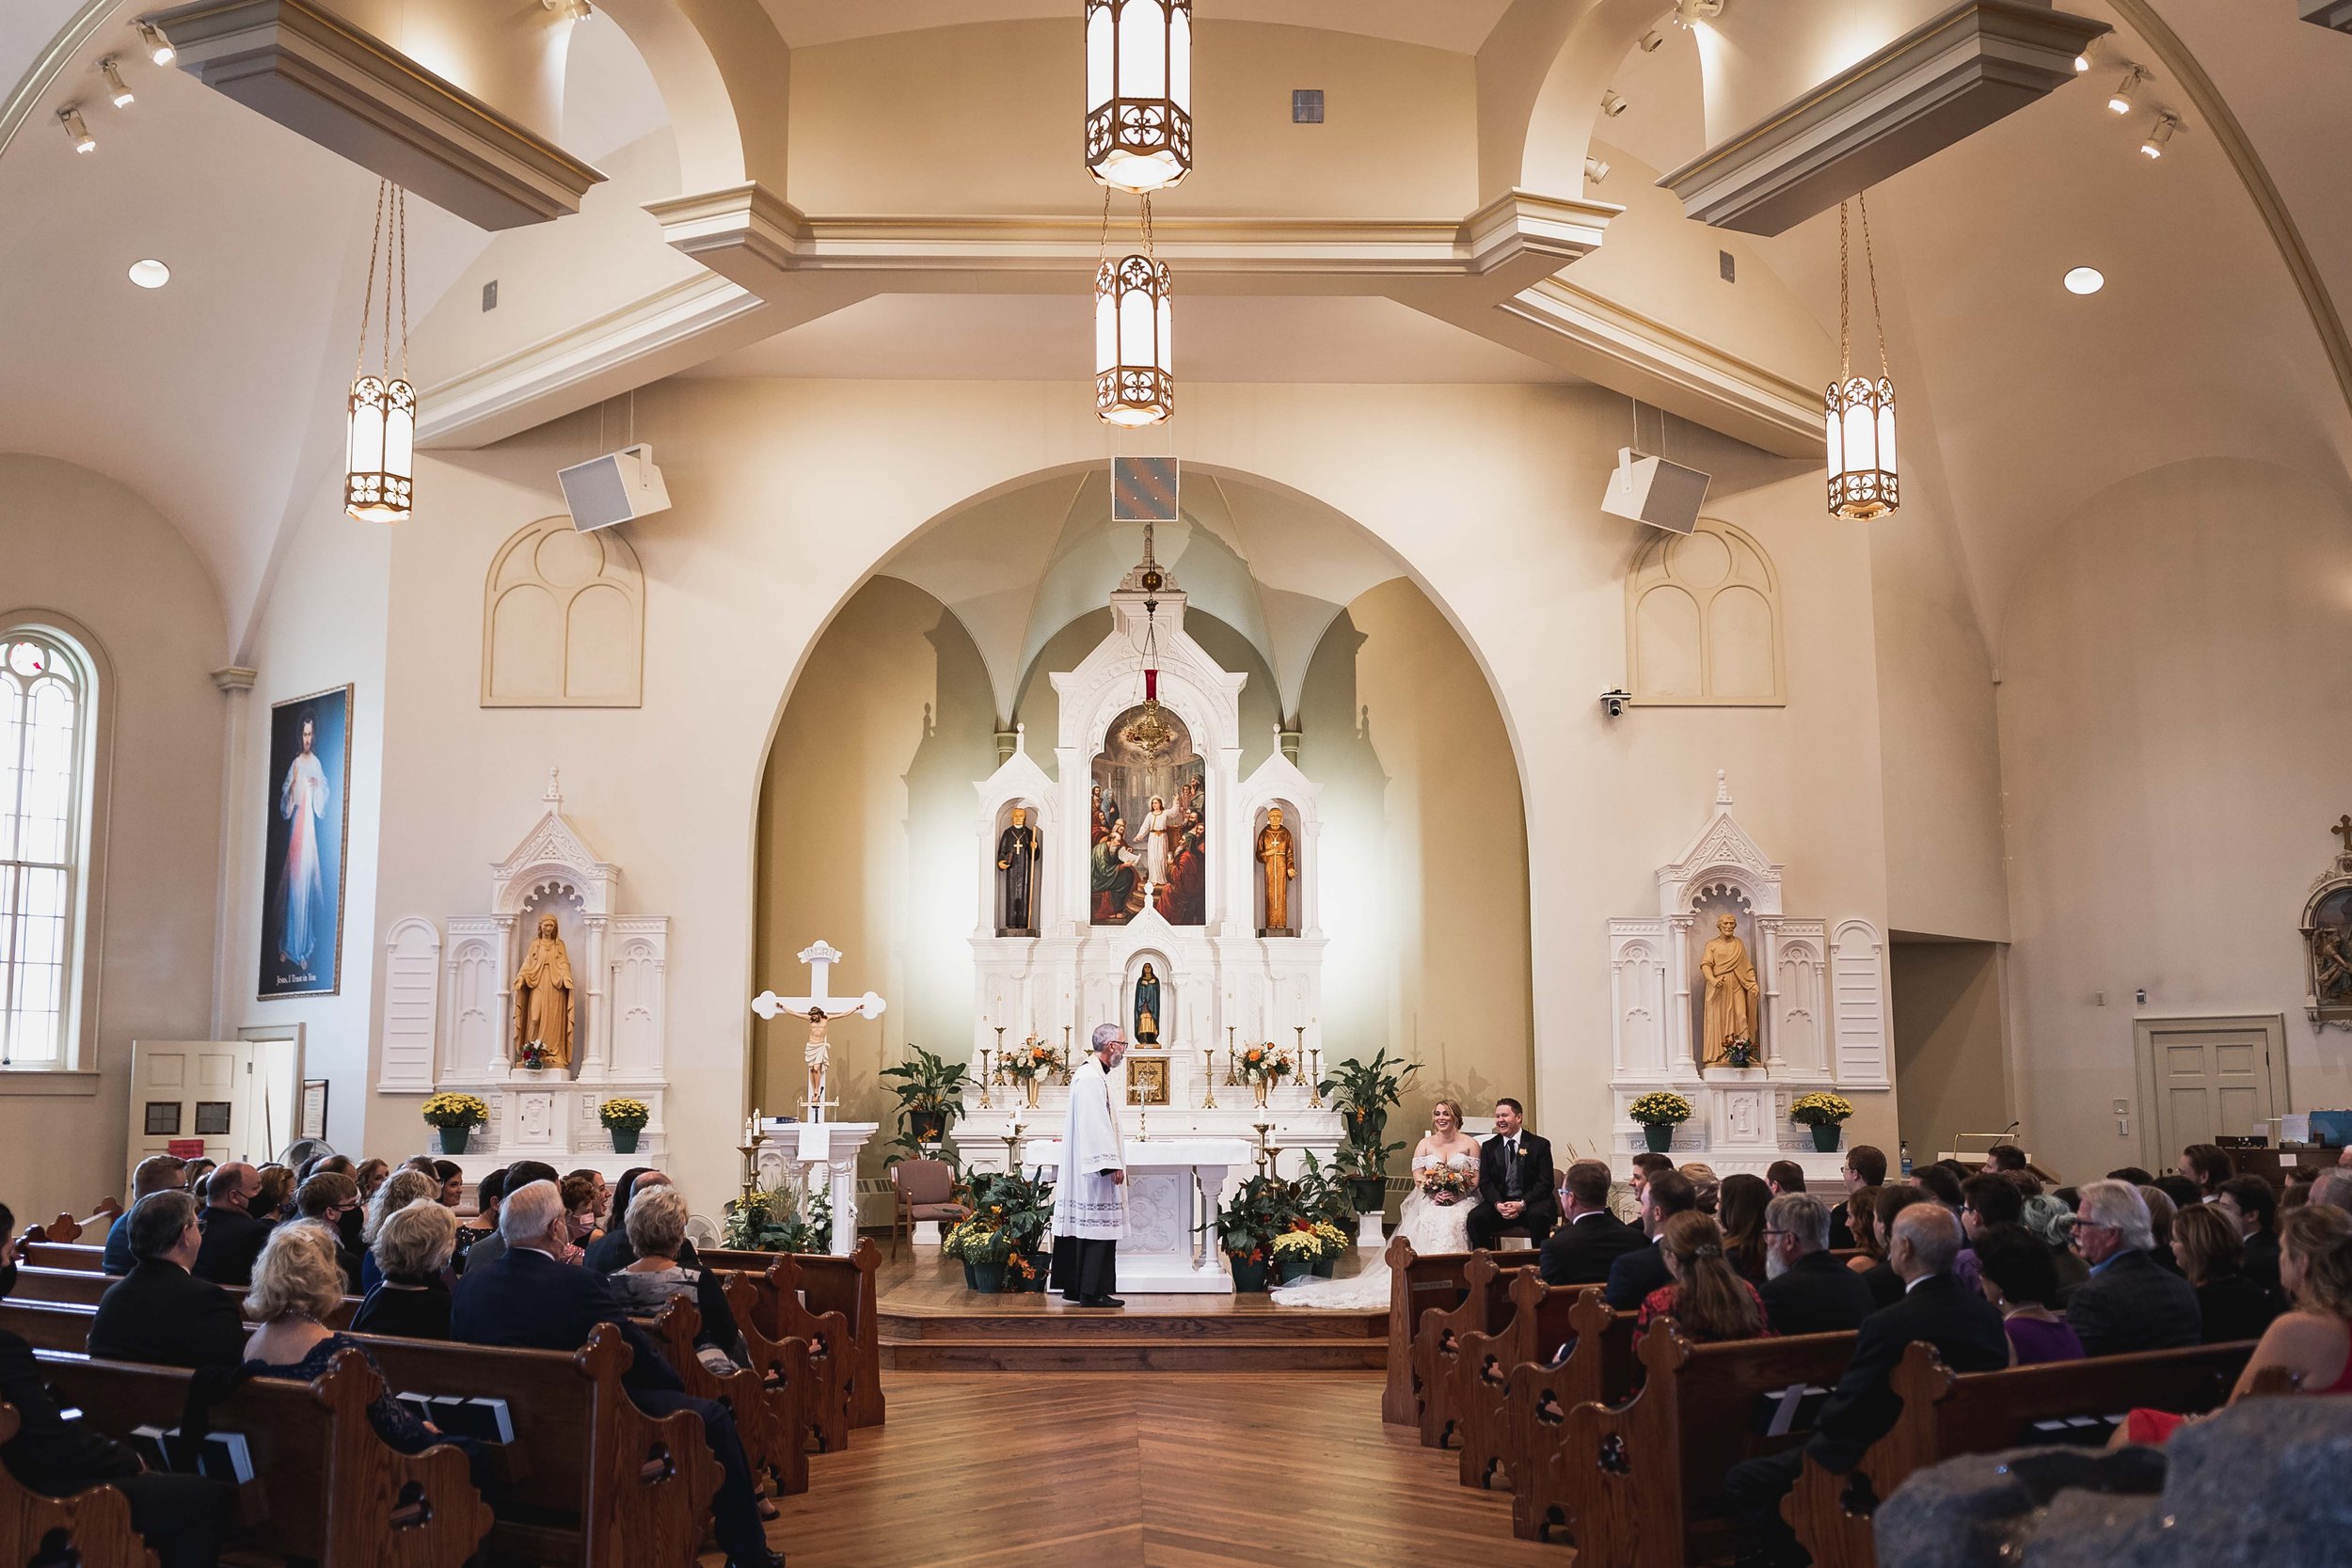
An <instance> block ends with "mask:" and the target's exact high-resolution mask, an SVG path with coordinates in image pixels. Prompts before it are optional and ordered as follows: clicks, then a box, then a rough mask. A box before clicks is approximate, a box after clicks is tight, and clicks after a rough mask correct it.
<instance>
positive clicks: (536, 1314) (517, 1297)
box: [449, 1180, 783, 1568]
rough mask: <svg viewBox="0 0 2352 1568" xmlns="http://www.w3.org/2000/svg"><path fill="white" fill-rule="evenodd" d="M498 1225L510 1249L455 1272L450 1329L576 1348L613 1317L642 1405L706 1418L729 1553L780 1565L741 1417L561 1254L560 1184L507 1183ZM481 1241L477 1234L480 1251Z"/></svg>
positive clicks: (476, 1340) (596, 1279)
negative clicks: (694, 1393) (699, 1393)
mask: <svg viewBox="0 0 2352 1568" xmlns="http://www.w3.org/2000/svg"><path fill="white" fill-rule="evenodd" d="M499 1233H500V1234H501V1236H503V1237H504V1238H505V1239H506V1250H505V1251H503V1252H501V1253H500V1254H499V1255H498V1256H497V1257H496V1258H494V1259H491V1260H490V1261H489V1262H487V1263H469V1264H468V1266H467V1269H466V1272H465V1274H464V1275H461V1276H460V1277H459V1279H458V1281H457V1290H456V1293H455V1294H454V1296H453V1298H452V1300H451V1303H450V1314H449V1329H450V1338H452V1339H455V1340H459V1341H462V1342H463V1343H466V1344H471V1345H515V1346H520V1347H523V1348H526V1349H533V1350H562V1351H574V1350H578V1349H579V1348H580V1346H582V1345H584V1344H586V1343H587V1342H588V1336H589V1334H590V1332H591V1331H592V1330H594V1329H595V1328H596V1325H597V1324H598V1323H610V1324H612V1325H613V1326H614V1327H615V1328H617V1329H618V1330H619V1331H620V1334H621V1337H622V1338H623V1339H624V1340H626V1341H627V1342H628V1348H629V1350H630V1352H631V1353H632V1354H633V1355H634V1357H635V1359H634V1360H633V1361H632V1363H631V1364H630V1367H629V1370H628V1374H627V1376H626V1380H625V1381H626V1382H627V1384H628V1394H629V1398H630V1400H631V1401H632V1402H635V1404H636V1405H637V1407H638V1408H639V1409H640V1410H643V1411H644V1412H645V1413H646V1414H647V1415H651V1416H666V1415H668V1414H670V1413H671V1412H673V1411H677V1410H691V1411H692V1412H693V1413H694V1414H695V1415H697V1416H700V1417H701V1418H702V1422H703V1437H704V1439H705V1441H707V1443H709V1445H710V1451H711V1453H712V1454H713V1455H714V1456H716V1458H717V1459H718V1461H719V1467H720V1469H721V1470H722V1471H723V1473H724V1476H725V1480H724V1481H723V1482H722V1483H721V1485H720V1487H719V1495H718V1496H717V1497H714V1498H712V1499H711V1515H712V1518H713V1521H714V1522H715V1523H716V1525H717V1527H718V1536H719V1544H720V1545H721V1546H722V1547H723V1548H724V1549H725V1551H726V1554H727V1560H728V1561H729V1563H731V1564H733V1568H780V1565H781V1564H782V1562H783V1559H781V1558H779V1557H777V1556H776V1555H775V1554H774V1553H772V1552H771V1551H770V1550H769V1549H768V1537H767V1532H766V1531H765V1530H764V1529H763V1528H761V1526H760V1522H759V1505H758V1502H757V1499H756V1498H755V1497H754V1495H753V1492H752V1469H751V1464H750V1462H749V1461H748V1460H746V1459H745V1458H744V1455H743V1440H742V1438H741V1436H740V1435H739V1434H738V1433H737V1432H736V1430H735V1418H734V1417H733V1416H731V1415H729V1414H728V1412H727V1408H726V1406H724V1405H723V1404H721V1403H719V1402H717V1401H715V1400H698V1399H695V1398H693V1397H691V1395H689V1394H687V1393H686V1392H685V1385H683V1384H682V1383H680V1382H679V1381H678V1375H677V1373H676V1372H675V1371H674V1370H671V1367H670V1364H669V1363H668V1362H667V1361H666V1360H664V1359H663V1358H662V1354H661V1347H660V1345H658V1344H657V1343H655V1341H654V1339H653V1337H652V1336H651V1335H648V1334H647V1333H645V1332H644V1330H643V1329H641V1328H639V1327H638V1326H637V1325H636V1324H635V1323H631V1322H629V1319H628V1307H625V1306H624V1305H623V1304H622V1302H621V1299H620V1298H619V1297H618V1296H617V1295H615V1294H614V1293H613V1291H612V1286H611V1285H610V1284H608V1283H607V1282H606V1281H605V1279H604V1277H603V1276H602V1275H593V1274H590V1273H589V1272H588V1271H587V1270H585V1269H581V1268H577V1267H574V1266H573V1265H571V1264H568V1263H562V1262H558V1261H557V1259H559V1258H560V1257H562V1256H563V1253H564V1248H565V1246H566V1245H567V1244H568V1243H570V1241H571V1227H570V1223H569V1220H568V1218H567V1216H566V1215H565V1213H564V1197H563V1193H562V1191H561V1189H559V1188H558V1187H557V1186H556V1184H555V1183H554V1182H552V1181H548V1180H535V1181H531V1182H527V1183H525V1184H524V1185H523V1186H521V1187H519V1188H516V1189H514V1190H512V1191H510V1192H508V1194H507V1195H506V1201H505V1202H504V1203H503V1204H502V1205H501V1208H500V1210H499ZM482 1244H483V1243H479V1242H477V1243H474V1251H475V1252H476V1253H479V1252H480V1251H481V1248H482Z"/></svg>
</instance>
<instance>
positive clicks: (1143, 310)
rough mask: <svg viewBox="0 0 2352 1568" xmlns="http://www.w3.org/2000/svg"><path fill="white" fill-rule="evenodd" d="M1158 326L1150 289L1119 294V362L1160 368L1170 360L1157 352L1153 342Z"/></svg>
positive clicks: (1136, 289) (1131, 290) (1132, 290)
mask: <svg viewBox="0 0 2352 1568" xmlns="http://www.w3.org/2000/svg"><path fill="white" fill-rule="evenodd" d="M1158 324H1159V315H1158V312H1157V311H1156V310H1155V309H1154V308H1153V306H1152V293H1151V291H1150V290H1148V289H1141V288H1131V289H1122V290H1120V299H1119V362H1120V364H1122V365H1159V366H1162V367H1165V366H1166V365H1167V363H1168V361H1167V360H1165V359H1164V358H1162V357H1161V356H1160V355H1159V353H1158V345H1157V344H1156V343H1154V341H1152V340H1153V338H1154V337H1155V336H1156V332H1155V329H1156V327H1157V326H1158Z"/></svg>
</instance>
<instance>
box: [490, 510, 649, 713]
mask: <svg viewBox="0 0 2352 1568" xmlns="http://www.w3.org/2000/svg"><path fill="white" fill-rule="evenodd" d="M644 653H645V577H644V572H643V571H642V570H640V569H639V567H638V564H637V552H636V551H635V550H634V549H632V548H630V547H629V543H628V540H626V539H624V538H622V537H621V536H620V533H619V532H618V531H615V530H612V529H604V530H601V531H597V532H595V533H581V532H579V531H576V530H575V529H574V528H573V527H572V520H571V518H570V517H568V516H556V517H542V518H540V519H539V520H538V521H537V522H535V523H530V524H526V525H525V526H524V527H523V529H522V530H521V531H519V532H517V533H516V535H515V536H514V537H513V538H512V539H509V540H508V541H507V542H506V544H505V546H503V547H502V548H501V549H500V551H499V552H498V554H497V555H496V556H494V557H492V558H491V562H490V571H489V576H488V578H486V579H485V582H484V584H483V590H482V705H483V706H484V707H638V706H641V705H643V704H644V665H645V659H644Z"/></svg>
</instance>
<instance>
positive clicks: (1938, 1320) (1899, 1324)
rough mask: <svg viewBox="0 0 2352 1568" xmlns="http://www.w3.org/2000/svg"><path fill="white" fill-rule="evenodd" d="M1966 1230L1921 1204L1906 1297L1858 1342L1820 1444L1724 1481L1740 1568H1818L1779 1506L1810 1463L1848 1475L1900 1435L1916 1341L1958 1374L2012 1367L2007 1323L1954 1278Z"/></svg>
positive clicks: (1906, 1260) (1901, 1222)
mask: <svg viewBox="0 0 2352 1568" xmlns="http://www.w3.org/2000/svg"><path fill="white" fill-rule="evenodd" d="M1960 1243H1961V1233H1960V1222H1959V1221H1958V1220H1955V1219H1954V1218H1952V1216H1951V1212H1950V1211H1948V1210H1947V1209H1945V1208H1944V1207H1943V1206H1942V1205H1940V1204H1934V1203H1915V1204H1913V1205H1912V1206H1911V1207H1909V1208H1908V1209H1905V1210H1904V1211H1903V1212H1901V1213H1900V1214H1899V1215H1898V1216H1897V1217H1896V1220H1895V1227H1894V1234H1893V1237H1892V1239H1891V1240H1890V1241H1889V1243H1888V1245H1887V1252H1886V1256H1887V1261H1888V1262H1890V1263H1892V1264H1893V1265H1894V1267H1895V1272H1896V1273H1897V1274H1899V1275H1901V1276H1902V1278H1903V1295H1902V1297H1901V1299H1900V1300H1899V1301H1897V1302H1896V1303H1895V1305H1894V1306H1892V1307H1886V1308H1884V1309H1883V1310H1881V1311H1878V1312H1873V1313H1872V1314H1871V1315H1870V1316H1869V1317H1868V1318H1867V1319H1866V1320H1864V1322H1863V1324H1862V1328H1861V1331H1860V1332H1859V1333H1858V1334H1856V1335H1855V1337H1854V1349H1853V1359H1852V1360H1851V1361H1849V1362H1848V1363H1847V1364H1846V1370H1845V1375H1843V1376H1842V1377H1840V1378H1839V1379H1838V1380H1837V1386H1836V1389H1834V1390H1833V1391H1832V1392H1831V1394H1830V1397H1829V1398H1828V1399H1827V1400H1825V1401H1823V1402H1822V1404H1821V1414H1820V1418H1819V1419H1818V1420H1817V1421H1816V1422H1815V1423H1814V1428H1813V1435H1812V1436H1811V1437H1810V1438H1808V1439H1806V1441H1805V1445H1804V1448H1802V1449H1789V1450H1788V1452H1786V1453H1776V1454H1768V1455H1766V1456H1765V1457H1763V1458H1761V1459H1750V1460H1745V1461H1742V1462H1741V1463H1740V1464H1738V1465H1733V1466H1732V1467H1731V1470H1730V1472H1729V1473H1728V1474H1727V1475H1725V1476H1724V1498H1725V1500H1726V1501H1727V1502H1728V1503H1729V1504H1730V1506H1731V1511H1732V1514H1733V1516H1734V1517H1735V1518H1737V1519H1739V1520H1740V1522H1741V1523H1742V1524H1744V1525H1745V1526H1746V1527H1747V1532H1746V1533H1747V1541H1748V1546H1747V1549H1746V1550H1745V1551H1744V1552H1743V1553H1742V1554H1741V1555H1740V1568H1782V1565H1784V1564H1791V1565H1792V1564H1796V1563H1802V1562H1805V1561H1807V1560H1808V1559H1807V1558H1806V1556H1805V1553H1804V1547H1802V1546H1800V1545H1799V1544H1797V1538H1796V1534H1795V1532H1794V1531H1792V1530H1790V1529H1789V1528H1788V1523H1787V1522H1786V1521H1784V1520H1783V1519H1782V1518H1781V1516H1780V1500H1781V1499H1782V1498H1783V1497H1787V1496H1788V1492H1789V1490H1790V1488H1792V1487H1794V1486H1795V1485H1796V1484H1797V1477H1798V1476H1799V1474H1801V1473H1802V1472H1803V1470H1804V1458H1805V1455H1807V1454H1810V1455H1812V1456H1813V1458H1814V1460H1815V1462H1816V1463H1818V1464H1820V1465H1821V1466H1822V1467H1823V1468H1824V1469H1827V1470H1830V1471H1832V1472H1834V1473H1836V1474H1839V1475H1843V1474H1845V1473H1846V1472H1847V1471H1849V1470H1851V1469H1852V1468H1853V1467H1854V1466H1855V1465H1858V1464H1860V1463H1861V1461H1862V1456H1863V1454H1864V1452H1865V1451H1866V1450H1867V1449H1868V1448H1869V1446H1870V1445H1871V1444H1872V1443H1875V1442H1877V1441H1878V1440H1879V1439H1880V1438H1881V1437H1883V1436H1884V1435H1886V1433H1889V1432H1891V1431H1893V1430H1894V1426H1895V1421H1896V1418H1898V1417H1899V1416H1900V1415H1901V1414H1902V1402H1901V1401H1900V1400H1899V1399H1897V1398H1896V1397H1895V1390H1894V1387H1893V1386H1892V1382H1893V1378H1894V1375H1895V1369H1896V1368H1897V1367H1898V1366H1899V1365H1900V1364H1901V1362H1902V1358H1903V1353H1904V1352H1905V1351H1907V1350H1909V1349H1910V1348H1911V1344H1912V1341H1913V1340H1915V1339H1924V1340H1926V1341H1927V1342H1928V1343H1929V1344H1931V1345H1933V1346H1934V1347H1935V1350H1936V1354H1938V1355H1940V1356H1942V1357H1943V1358H1944V1365H1946V1366H1947V1367H1949V1368H1950V1369H1951V1370H1954V1371H1956V1372H1990V1371H1997V1370H2000V1369H2001V1368H2003V1367H2006V1366H2008V1365H2009V1336H2008V1335H2007V1334H2006V1333H2005V1332H2003V1330H2002V1328H2001V1314H2000V1313H1999V1312H1998V1311H1997V1310H1995V1309H1994V1307H1993V1305H1992V1304H1991V1303H1990V1302H1988V1301H1986V1300H1985V1299H1984V1297H1983V1296H1982V1295H1981V1294H1979V1293H1978V1292H1977V1291H1971V1290H1969V1289H1967V1288H1966V1287H1965V1286H1963V1285H1962V1284H1961V1282H1960V1281H1959V1280H1958V1279H1957V1278H1955V1277H1953V1275H1952V1259H1955V1258H1958V1257H1959V1256H1960Z"/></svg>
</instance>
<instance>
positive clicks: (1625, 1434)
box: [1537, 1320, 1854, 1568]
mask: <svg viewBox="0 0 2352 1568" xmlns="http://www.w3.org/2000/svg"><path fill="white" fill-rule="evenodd" d="M1853 1346H1854V1336H1853V1335H1852V1334H1851V1333H1843V1334H1806V1335H1801V1336H1797V1337H1794V1338H1785V1339H1731V1340H1725V1341H1723V1342H1721V1343H1717V1344H1704V1345H1693V1344H1692V1343H1691V1342H1690V1341H1689V1340H1687V1339H1685V1338H1682V1336H1681V1334H1680V1332H1678V1331H1677V1328H1676V1326H1675V1324H1674V1323H1673V1322H1672V1321H1671V1320H1667V1321H1663V1322H1660V1323H1652V1324H1651V1325H1650V1330H1649V1333H1648V1334H1646V1335H1645V1336H1644V1337H1643V1338H1642V1341H1641V1345H1640V1347H1639V1350H1638V1351H1637V1353H1636V1354H1638V1355H1639V1357H1640V1359H1641V1363H1642V1367H1643V1370H1644V1371H1645V1373H1646V1381H1645V1383H1644V1385H1643V1386H1642V1387H1641V1389H1640V1390H1639V1391H1638V1392H1637V1393H1635V1394H1634V1396H1633V1397H1632V1398H1631V1399H1629V1400H1628V1401H1626V1402H1624V1403H1623V1404H1621V1405H1616V1406H1610V1405H1604V1404H1580V1405H1578V1406H1576V1407H1575V1408H1574V1409H1572V1410H1570V1411H1569V1412H1568V1417H1567V1422H1566V1427H1565V1432H1564V1433H1563V1440H1562V1442H1561V1444H1560V1446H1559V1447H1558V1448H1556V1449H1553V1450H1551V1451H1550V1452H1549V1453H1547V1454H1544V1455H1543V1456H1541V1458H1540V1459H1539V1460H1538V1461H1537V1463H1538V1464H1540V1465H1544V1466H1546V1467H1547V1468H1548V1469H1549V1470H1551V1471H1553V1472H1555V1473H1554V1474H1553V1475H1552V1476H1550V1477H1549V1478H1548V1479H1547V1484H1550V1485H1557V1486H1558V1488H1559V1492H1558V1494H1557V1495H1559V1496H1561V1497H1565V1499H1566V1500H1565V1506H1564V1508H1563V1509H1562V1513H1563V1514H1564V1516H1565V1520H1564V1523H1565V1530H1566V1532H1567V1533H1568V1534H1569V1535H1571V1536H1572V1537H1573V1538H1574V1540H1575V1544H1576V1548H1577V1552H1578V1555H1579V1557H1580V1558H1585V1557H1586V1554H1589V1560H1591V1561H1593V1562H1596V1563H1607V1564H1608V1565H1609V1568H1685V1564H1688V1563H1692V1562H1703V1561H1706V1560H1708V1558H1709V1557H1710V1556H1712V1555H1714V1554H1715V1553H1716V1552H1717V1551H1719V1550H1721V1551H1723V1552H1724V1555H1728V1551H1729V1549H1730V1548H1731V1547H1732V1546H1733V1545H1734V1543H1733V1542H1732V1540H1731V1539H1730V1537H1729V1534H1728V1531H1727V1529H1726V1528H1725V1521H1724V1519H1723V1518H1722V1517H1721V1515H1720V1513H1719V1512H1718V1509H1717V1507H1716V1497H1717V1494H1718V1491H1719V1489H1720V1487H1721V1486H1722V1484H1723V1479H1724V1472H1725V1471H1726V1470H1728V1469H1730V1468H1731V1466H1732V1465H1735V1464H1737V1463H1739V1462H1740V1460H1743V1459H1748V1458H1753V1457H1755V1456H1756V1455H1757V1454H1763V1453H1772V1452H1776V1451H1779V1450H1781V1449H1788V1448H1789V1447H1792V1446H1794V1445H1795V1444H1797V1443H1799V1442H1802V1441H1803V1440H1804V1434H1803V1433H1791V1434H1789V1435H1788V1436H1785V1437H1780V1438H1765V1437H1757V1436H1756V1435H1754V1434H1753V1433H1751V1430H1750V1427H1751V1422H1752V1421H1753V1419H1754V1418H1755V1414H1756V1401H1757V1398H1758V1396H1760V1395H1765V1394H1772V1393H1777V1392H1779V1391H1780V1390H1781V1389H1784V1388H1787V1387H1788V1386H1791V1385H1792V1384H1814V1385H1818V1386H1822V1387H1831V1386H1835V1385H1836V1382H1837V1379H1838V1377H1839V1376H1840V1375H1841V1374H1842V1373H1843V1372H1844V1371H1845V1370H1846V1363H1847V1362H1848V1361H1850V1360H1851V1359H1852V1357H1853Z"/></svg>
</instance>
